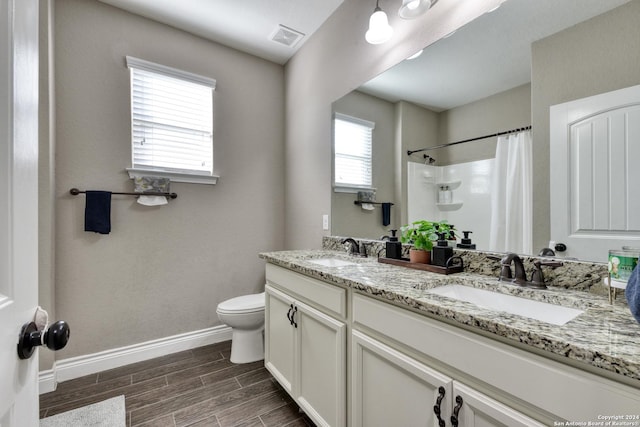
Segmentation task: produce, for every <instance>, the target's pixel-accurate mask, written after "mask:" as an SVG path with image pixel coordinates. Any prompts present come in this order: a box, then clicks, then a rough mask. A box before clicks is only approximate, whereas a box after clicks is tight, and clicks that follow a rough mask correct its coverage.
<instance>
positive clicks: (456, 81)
mask: <svg viewBox="0 0 640 427" xmlns="http://www.w3.org/2000/svg"><path fill="white" fill-rule="evenodd" d="M436 7H437V6H436ZM639 19H640V0H630V1H629V0H608V1H606V2H603V1H601V0H581V1H573V0H562V1H557V0H540V1H535V2H532V1H530V0H507V1H505V2H504V3H503V4H502V5H501V7H500V8H498V9H497V10H495V11H493V12H490V13H487V14H485V15H483V16H482V17H480V18H478V19H476V20H475V21H473V22H471V23H469V24H467V25H466V26H465V27H463V28H461V29H459V30H458V31H456V32H454V33H453V34H451V35H450V36H448V37H446V38H443V39H441V40H439V41H438V42H437V43H435V44H433V45H431V46H429V47H427V48H425V49H424V51H423V52H422V54H421V55H420V56H419V57H417V58H415V59H410V60H409V59H407V60H405V61H403V62H402V63H400V64H398V65H396V66H395V67H393V68H392V69H390V70H388V71H386V72H385V73H383V74H381V75H379V76H378V77H376V78H374V79H372V80H371V81H369V82H366V83H364V84H363V85H362V86H361V87H360V88H358V89H357V90H355V91H353V92H351V93H349V94H347V95H345V96H344V97H343V98H341V99H339V100H336V101H335V102H334V104H333V110H334V112H337V113H341V114H346V115H350V116H353V117H358V118H361V119H365V120H368V121H371V122H375V130H374V136H373V157H372V163H373V164H372V169H373V184H372V187H374V188H375V189H376V201H377V202H391V203H393V204H394V205H393V207H392V209H391V221H390V224H389V225H386V226H384V225H383V222H382V220H381V219H382V213H381V209H380V208H379V205H374V206H375V207H374V209H363V208H362V207H361V205H356V204H354V201H355V200H356V197H357V196H356V194H355V193H349V192H340V191H334V192H333V193H332V207H331V210H332V221H331V233H332V234H333V235H338V236H353V237H362V238H373V239H379V238H381V237H382V236H385V235H389V230H391V229H394V228H399V227H400V226H401V225H403V224H407V223H408V222H410V221H412V220H414V219H416V217H415V215H416V213H415V212H416V209H431V211H428V212H430V213H429V214H428V215H430V216H431V215H432V216H433V217H429V218H418V219H433V220H440V219H447V220H449V222H450V223H453V224H455V225H456V228H457V229H458V230H459V231H462V230H467V229H469V230H471V231H473V234H472V236H471V237H472V238H473V239H474V240H475V242H476V243H477V248H478V249H487V250H488V249H489V248H488V247H487V245H488V241H489V239H490V237H491V236H490V235H489V233H490V231H489V227H488V226H487V225H485V224H487V221H488V220H489V218H490V217H491V212H490V206H491V205H490V192H491V183H490V181H491V179H492V178H491V175H492V172H493V169H494V164H493V163H492V161H493V159H494V157H495V155H496V141H497V138H496V137H488V138H482V139H479V140H477V141H474V142H469V143H463V144H458V145H454V146H450V147H446V148H439V149H434V150H426V151H419V152H417V153H414V154H411V155H408V154H407V151H414V150H420V149H423V148H429V147H434V146H438V145H441V144H446V143H450V142H456V141H462V140H466V139H472V138H478V137H481V136H486V135H493V134H496V133H498V132H502V131H507V130H514V129H518V128H523V127H526V126H532V130H531V138H532V147H533V150H532V158H533V160H532V164H533V181H532V183H531V187H532V193H533V196H532V200H533V215H532V225H533V242H532V245H531V254H538V253H539V251H540V250H541V249H543V248H545V247H548V246H549V242H550V241H553V236H551V235H550V224H551V222H552V221H564V220H565V218H552V217H551V214H550V202H549V199H550V193H551V192H552V191H554V187H553V185H552V184H551V183H550V181H549V175H550V168H551V167H552V166H550V156H549V152H550V150H549V144H550V142H549V109H550V107H551V106H552V105H556V104H560V103H564V102H568V101H572V100H575V99H579V98H584V97H588V96H592V95H596V94H600V93H603V92H608V91H612V90H616V89H621V88H625V87H628V86H633V85H638V84H640V53H639V52H638V49H637V46H635V45H636V42H637V40H639V39H640V30H639V29H638V27H639V26H638V25H637V22H638V20H639ZM332 167H333V166H332ZM461 177H462V178H461ZM421 183H431V184H432V185H431V186H430V187H429V188H431V190H429V191H431V192H426V193H425V192H417V193H416V192H415V191H414V189H415V188H416V186H419V185H421ZM434 183H435V184H436V185H433V184H434ZM443 183H445V184H448V185H447V187H448V188H447V189H446V190H447V191H449V192H450V193H451V194H449V195H448V197H449V199H447V200H449V201H452V202H460V203H450V204H443V205H442V206H439V207H438V206H436V205H437V202H439V201H442V200H440V199H439V197H442V196H443V194H442V193H441V191H442V190H443V189H444V186H442V185H441V184H443ZM444 196H446V194H445V195H444ZM425 206H426V207H425ZM418 212H419V211H418ZM587 244H588V243H587ZM567 254H568V255H569V256H571V255H572V254H571V251H567ZM592 260H594V261H606V259H599V258H598V259H592Z"/></svg>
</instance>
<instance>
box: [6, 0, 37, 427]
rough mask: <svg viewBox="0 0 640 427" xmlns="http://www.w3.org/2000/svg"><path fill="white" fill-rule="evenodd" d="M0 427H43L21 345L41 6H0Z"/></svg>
mask: <svg viewBox="0 0 640 427" xmlns="http://www.w3.org/2000/svg"><path fill="white" fill-rule="evenodd" d="M0 21H1V22H0V427H14V426H15V427H17V426H20V427H22V426H25V427H33V426H37V425H38V382H37V380H38V378H37V374H38V357H37V351H36V353H35V355H34V357H32V358H31V359H28V360H20V359H18V355H17V342H18V335H19V332H20V329H21V327H22V325H23V324H24V323H27V322H29V321H32V320H33V316H34V313H35V309H36V306H37V300H38V1H37V0H0Z"/></svg>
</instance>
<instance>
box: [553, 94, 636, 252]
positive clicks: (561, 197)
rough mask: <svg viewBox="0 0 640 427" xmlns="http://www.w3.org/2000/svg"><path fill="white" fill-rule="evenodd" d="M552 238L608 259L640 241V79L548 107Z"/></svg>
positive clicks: (570, 247)
mask: <svg viewBox="0 0 640 427" xmlns="http://www.w3.org/2000/svg"><path fill="white" fill-rule="evenodd" d="M550 114H551V117H550V120H551V121H550V125H551V129H550V131H551V142H550V144H551V146H550V159H551V160H550V179H551V185H550V191H551V199H550V200H551V218H553V221H552V222H551V240H553V241H555V242H557V243H564V244H566V246H567V251H566V252H565V253H564V254H565V256H567V257H576V258H579V259H584V260H588V261H600V262H606V261H607V257H608V250H609V249H621V247H622V246H633V247H638V246H640V215H638V212H640V192H639V191H638V182H640V167H639V165H640V86H633V87H630V88H626V89H621V90H617V91H613V92H608V93H604V94H600V95H596V96H591V97H588V98H583V99H579V100H576V101H571V102H567V103H564V104H559V105H554V106H552V107H551V109H550Z"/></svg>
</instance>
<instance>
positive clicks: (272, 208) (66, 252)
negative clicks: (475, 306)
mask: <svg viewBox="0 0 640 427" xmlns="http://www.w3.org/2000/svg"><path fill="white" fill-rule="evenodd" d="M125 55H131V56H134V57H138V58H142V59H145V60H149V61H152V62H157V63H160V64H164V65H168V66H171V67H175V68H179V69H183V70H186V71H190V72H193V73H197V74H201V75H205V76H210V77H213V78H215V79H217V89H216V92H215V98H214V99H215V111H214V141H215V142H214V143H215V148H214V171H215V172H216V173H218V174H219V175H220V176H221V178H220V180H219V181H218V184H217V185H215V186H211V185H197V184H181V183H174V184H172V185H171V190H172V191H175V192H177V193H178V198H177V199H176V200H174V201H171V202H170V204H169V205H168V206H163V207H155V208H154V207H151V208H150V207H144V206H141V205H138V204H136V202H135V199H134V198H133V197H127V196H114V197H113V200H112V211H111V221H112V232H111V234H109V235H98V234H94V233H87V232H84V231H83V222H84V217H83V215H84V204H85V198H84V196H82V195H81V196H70V195H69V189H70V188H71V187H78V188H81V189H100V190H111V191H132V189H133V184H132V181H131V180H130V179H129V178H128V175H127V173H126V172H125V170H124V169H125V167H129V166H130V165H131V164H130V162H131V161H130V156H131V154H130V138H131V137H130V105H129V103H130V96H129V72H128V70H127V68H126V67H125V59H124V57H125ZM55 75H56V77H55V91H56V97H55V100H56V102H55V109H56V121H55V124H56V144H57V146H56V161H55V169H56V171H55V172H56V173H55V178H56V183H55V218H56V219H55V225H56V243H55V254H56V257H55V305H56V315H57V317H58V318H61V319H65V320H67V321H68V322H69V323H70V325H71V330H72V334H71V340H70V342H69V345H68V346H67V348H66V349H64V350H62V351H60V352H59V354H58V356H57V357H58V358H59V359H62V358H68V357H72V356H77V355H83V354H89V353H93V352H97V351H101V350H105V349H111V348H117V347H121V346H126V345H130V344H134V343H140V342H144V341H148V340H152V339H156V338H161V337H167V336H171V335H174V334H179V333H183V332H189V331H194V330H199V329H204V328H207V327H210V326H214V325H218V324H220V322H219V320H218V318H217V315H216V313H215V309H216V305H217V304H218V303H219V302H220V301H222V300H224V299H227V298H230V297H233V296H238V295H241V294H247V293H252V292H259V291H262V289H263V286H264V263H263V262H262V261H261V260H259V259H258V257H257V253H258V252H259V251H268V250H279V249H283V242H284V237H283V236H284V219H283V218H284V190H283V187H284V172H283V169H284V121H285V119H284V69H283V67H282V66H280V65H276V64H273V63H271V62H268V61H264V60H261V59H258V58H256V57H254V56H251V55H247V54H244V53H241V52H238V51H236V50H233V49H230V48H226V47H223V46H221V45H218V44H215V43H211V42H208V41H205V40H203V39H200V38H198V37H195V36H192V35H189V34H187V33H184V32H182V31H179V30H176V29H173V28H171V27H168V26H166V25H163V24H159V23H156V22H153V21H150V20H147V19H145V18H141V17H138V16H135V15H132V14H129V13H127V12H124V11H121V10H119V9H116V8H113V7H111V6H108V5H105V4H103V3H100V2H98V1H96V0H57V1H56V2H55Z"/></svg>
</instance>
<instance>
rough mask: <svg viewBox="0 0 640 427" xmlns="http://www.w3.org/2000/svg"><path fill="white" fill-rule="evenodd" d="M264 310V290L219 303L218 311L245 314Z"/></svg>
mask: <svg viewBox="0 0 640 427" xmlns="http://www.w3.org/2000/svg"><path fill="white" fill-rule="evenodd" d="M258 311H264V292H262V293H259V294H251V295H242V296H239V297H235V298H231V299H228V300H226V301H223V302H221V303H220V304H218V309H217V312H218V313H228V314H234V313H235V314H245V313H255V312H258Z"/></svg>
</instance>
